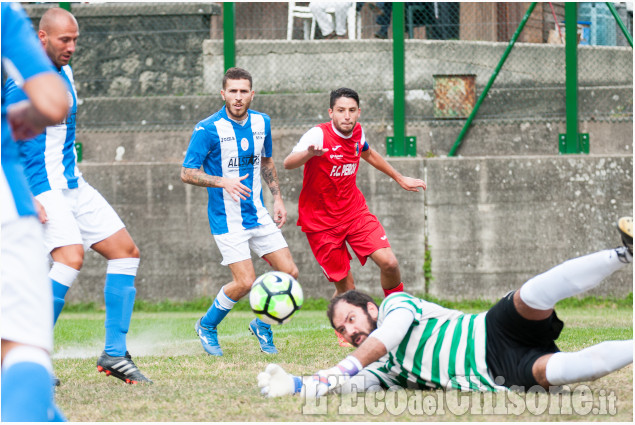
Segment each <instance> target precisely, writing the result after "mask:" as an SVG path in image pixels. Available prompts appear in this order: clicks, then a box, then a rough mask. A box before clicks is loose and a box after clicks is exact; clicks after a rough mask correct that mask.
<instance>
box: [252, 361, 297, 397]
mask: <svg viewBox="0 0 635 425" xmlns="http://www.w3.org/2000/svg"><path fill="white" fill-rule="evenodd" d="M301 385H302V380H301V379H300V377H298V376H293V375H291V374H290V373H287V372H285V370H284V369H283V368H282V367H280V366H278V365H277V364H274V363H271V364H269V365H267V368H266V369H265V371H264V372H260V373H259V374H258V387H260V392H261V393H262V394H263V395H264V396H266V397H281V396H284V395H293V394H295V393H297V392H299V391H300V390H299V388H298V387H299V386H301Z"/></svg>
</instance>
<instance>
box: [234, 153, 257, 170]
mask: <svg viewBox="0 0 635 425" xmlns="http://www.w3.org/2000/svg"><path fill="white" fill-rule="evenodd" d="M259 164H260V155H245V156H239V157H234V158H229V162H228V163H227V167H229V168H238V167H244V166H246V165H259Z"/></svg>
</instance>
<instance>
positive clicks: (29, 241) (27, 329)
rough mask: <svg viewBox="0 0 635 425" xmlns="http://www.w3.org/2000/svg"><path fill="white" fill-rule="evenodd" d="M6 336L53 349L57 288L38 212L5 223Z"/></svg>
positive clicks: (0, 263) (1, 264) (0, 266)
mask: <svg viewBox="0 0 635 425" xmlns="http://www.w3.org/2000/svg"><path fill="white" fill-rule="evenodd" d="M1 251H2V253H1V254H2V256H1V257H0V277H1V278H2V296H1V297H0V299H1V300H2V301H1V310H0V315H1V318H0V324H1V325H0V329H1V330H0V334H1V335H2V339H6V340H9V341H15V342H20V343H23V344H28V345H33V346H36V347H41V348H43V349H45V350H47V351H49V352H50V351H51V350H52V349H53V291H52V286H51V280H50V279H49V278H48V272H49V264H48V260H47V254H48V253H47V252H46V249H45V248H44V243H43V236H42V225H41V224H40V222H39V220H38V219H37V218H36V217H35V216H27V217H22V218H19V219H17V220H12V221H10V222H8V223H4V224H3V225H2V249H1Z"/></svg>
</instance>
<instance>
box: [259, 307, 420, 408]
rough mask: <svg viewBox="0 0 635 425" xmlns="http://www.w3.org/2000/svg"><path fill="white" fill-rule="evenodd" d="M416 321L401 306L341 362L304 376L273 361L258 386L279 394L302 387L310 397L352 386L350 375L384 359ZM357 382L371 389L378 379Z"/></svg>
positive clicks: (295, 390) (271, 395) (292, 391)
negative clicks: (294, 374) (291, 373)
mask: <svg viewBox="0 0 635 425" xmlns="http://www.w3.org/2000/svg"><path fill="white" fill-rule="evenodd" d="M413 321H414V314H413V312H412V311H411V310H409V309H406V308H397V309H395V310H393V311H391V312H390V313H388V314H387V315H386V317H385V319H384V321H383V323H382V325H381V326H380V327H379V328H377V329H376V330H375V331H373V332H372V333H371V334H370V335H369V336H368V338H366V340H365V341H364V342H363V343H362V344H361V345H360V346H359V347H358V348H357V349H356V350H355V351H353V352H352V353H351V355H349V356H348V357H346V358H345V359H344V360H342V361H341V362H339V363H338V364H337V366H335V367H332V368H330V369H326V370H320V371H318V372H317V373H315V374H314V375H313V376H312V377H307V378H305V379H301V378H300V377H297V376H293V375H290V374H288V373H286V372H284V370H283V369H282V368H281V367H280V366H278V365H269V366H268V367H267V369H265V372H263V373H261V374H259V375H258V386H260V387H261V388H262V391H263V393H264V394H266V395H267V396H268V397H279V396H282V395H288V394H294V393H297V392H300V391H303V392H304V394H305V395H306V396H307V397H321V396H323V395H325V394H326V393H328V392H329V391H334V390H337V389H338V388H339V387H341V386H343V385H344V386H345V387H346V388H348V387H350V386H349V385H347V382H348V380H349V379H350V378H352V377H354V376H356V375H357V374H358V373H359V372H361V371H362V370H363V369H364V368H365V367H366V366H368V365H370V364H371V363H374V362H376V361H378V360H379V359H381V358H382V357H383V356H385V355H386V353H388V352H389V351H392V350H393V349H395V348H396V347H397V346H398V345H399V344H400V343H401V341H402V340H403V339H404V337H405V336H406V334H407V333H408V330H409V329H410V326H411V325H412V322H413ZM355 384H356V385H355V387H357V388H358V390H359V389H360V387H361V386H362V384H363V385H365V386H364V388H365V389H367V388H368V387H369V386H372V385H375V384H376V382H375V381H373V380H368V381H367V382H363V383H355ZM345 392H346V391H345Z"/></svg>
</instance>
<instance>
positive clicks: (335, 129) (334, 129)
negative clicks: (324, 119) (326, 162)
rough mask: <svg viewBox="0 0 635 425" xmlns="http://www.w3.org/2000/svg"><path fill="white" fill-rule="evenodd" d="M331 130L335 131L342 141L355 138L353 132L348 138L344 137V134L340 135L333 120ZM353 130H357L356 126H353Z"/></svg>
mask: <svg viewBox="0 0 635 425" xmlns="http://www.w3.org/2000/svg"><path fill="white" fill-rule="evenodd" d="M356 125H357V124H356ZM331 128H332V129H333V131H334V132H335V134H337V135H338V136H340V137H341V138H342V139H350V138H351V137H353V132H352V131H351V134H349V135H348V136H344V135H343V134H342V133H340V132H339V130H338V129H337V128H335V126H334V125H333V120H331ZM353 130H355V126H353Z"/></svg>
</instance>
